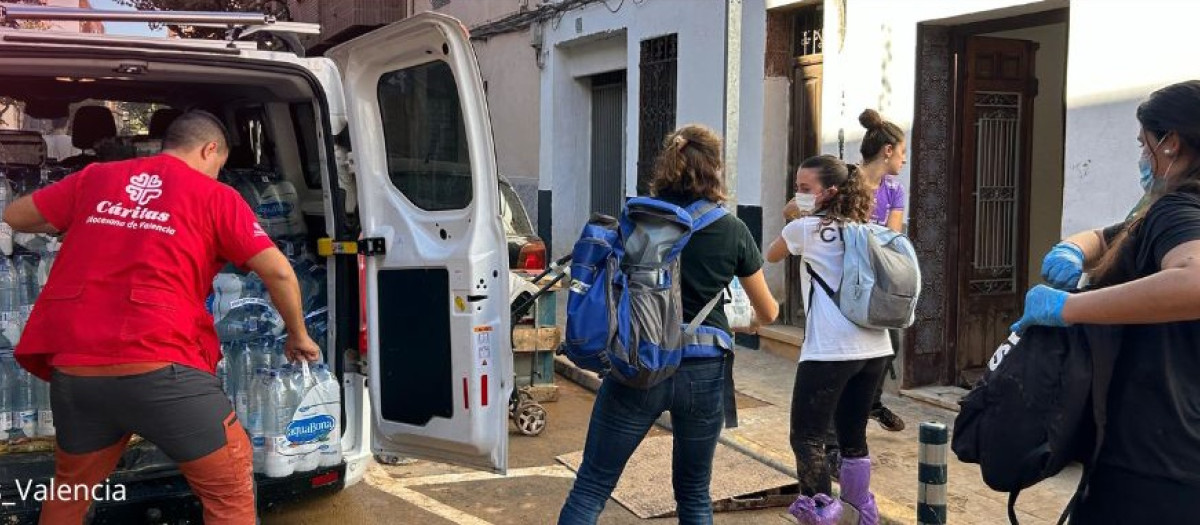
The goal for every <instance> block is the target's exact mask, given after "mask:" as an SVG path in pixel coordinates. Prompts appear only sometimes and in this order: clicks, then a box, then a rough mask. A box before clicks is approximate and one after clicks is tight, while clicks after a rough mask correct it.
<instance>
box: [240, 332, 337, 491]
mask: <svg viewBox="0 0 1200 525" xmlns="http://www.w3.org/2000/svg"><path fill="white" fill-rule="evenodd" d="M223 347H224V350H225V359H224V360H222V361H221V363H219V364H218V366H217V374H218V376H220V378H221V381H222V384H223V385H224V388H225V392H226V394H227V395H229V398H230V400H231V401H232V403H233V405H234V408H235V410H236V411H237V415H238V419H240V420H241V421H242V422H243V423H244V425H245V427H246V432H248V433H249V434H250V442H251V445H252V447H253V450H254V471H255V472H261V473H263V474H266V475H267V476H268V477H285V476H290V475H292V474H293V473H296V472H307V471H311V470H315V469H316V468H318V467H331V466H336V465H337V464H338V463H340V462H341V460H342V447H341V430H340V426H339V423H338V419H339V417H340V415H341V408H340V406H341V405H340V397H339V385H338V383H337V380H335V379H334V378H333V376H332V374H330V372H329V369H328V368H327V367H326V366H325V364H324V363H320V362H318V363H316V364H308V363H288V362H286V360H285V359H284V357H283V353H282V345H281V344H280V343H279V342H278V340H267V339H260V340H256V341H244V342H238V343H230V344H225V345H223Z"/></svg>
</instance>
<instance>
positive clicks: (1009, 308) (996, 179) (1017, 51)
mask: <svg viewBox="0 0 1200 525" xmlns="http://www.w3.org/2000/svg"><path fill="white" fill-rule="evenodd" d="M1035 51H1036V44H1034V43H1033V42H1029V41H1025V40H1011V39H999V38H984V37H970V38H968V39H966V50H965V55H964V59H965V65H966V67H965V68H964V72H965V79H964V80H965V82H964V84H963V91H962V95H963V98H962V101H963V104H962V120H961V121H960V123H961V126H960V127H961V133H962V140H961V144H962V145H963V146H962V150H961V155H962V164H961V171H960V177H959V180H960V181H961V193H960V194H959V203H960V210H959V213H960V215H959V217H960V227H959V246H960V250H959V259H958V261H959V276H960V277H959V289H958V294H959V300H958V327H957V345H956V347H955V348H956V354H957V355H956V366H957V371H958V377H957V381H958V383H959V384H960V385H964V386H968V385H970V384H973V383H974V380H975V379H977V378H978V376H979V375H980V373H982V370H983V367H984V366H985V364H986V363H987V360H988V358H989V357H990V356H991V354H992V353H993V352H994V351H995V349H996V347H997V346H998V345H999V343H1000V342H1001V341H1002V340H1003V339H1004V338H1005V337H1006V336H1007V335H1008V332H1009V326H1010V325H1011V324H1012V323H1013V322H1014V321H1016V320H1017V319H1018V318H1019V317H1020V312H1021V310H1022V307H1023V302H1024V297H1025V290H1026V288H1027V284H1028V281H1029V279H1028V268H1027V266H1028V264H1027V262H1026V261H1027V260H1028V258H1027V256H1026V252H1027V250H1028V246H1029V195H1028V188H1029V178H1030V173H1029V171H1030V149H1031V147H1030V142H1031V139H1030V137H1031V132H1032V120H1033V119H1032V117H1033V111H1032V109H1033V97H1034V96H1035V95H1036V92H1037V87H1036V85H1037V81H1036V79H1035V77H1034V52H1035Z"/></svg>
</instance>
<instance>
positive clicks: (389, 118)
mask: <svg viewBox="0 0 1200 525" xmlns="http://www.w3.org/2000/svg"><path fill="white" fill-rule="evenodd" d="M378 96H379V111H380V115H381V118H382V120H383V139H384V144H385V145H386V148H387V165H388V175H389V177H390V178H391V181H392V185H394V186H395V187H396V189H398V190H400V192H401V193H403V194H404V196H405V197H407V198H408V200H409V201H411V202H412V203H413V204H415V205H417V206H418V207H420V208H421V209H424V210H429V211H440V210H459V209H462V208H465V207H467V205H469V204H470V203H471V196H472V193H473V191H472V188H471V156H470V153H469V152H468V150H467V133H466V127H465V125H464V122H463V115H462V106H461V105H460V104H459V98H458V87H457V86H456V85H455V83H454V74H453V73H451V71H450V66H449V65H448V64H446V63H445V62H440V61H439V62H429V63H426V64H421V65H419V66H414V67H410V68H407V69H401V70H398V71H392V72H389V73H386V74H384V75H383V76H382V77H380V78H379V85H378Z"/></svg>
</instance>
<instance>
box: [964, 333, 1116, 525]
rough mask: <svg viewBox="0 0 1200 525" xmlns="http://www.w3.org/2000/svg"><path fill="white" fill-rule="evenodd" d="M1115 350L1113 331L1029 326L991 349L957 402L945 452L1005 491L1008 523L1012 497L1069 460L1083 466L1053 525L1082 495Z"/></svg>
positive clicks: (1100, 434)
mask: <svg viewBox="0 0 1200 525" xmlns="http://www.w3.org/2000/svg"><path fill="white" fill-rule="evenodd" d="M1119 345H1120V327H1117V326H1082V325H1080V326H1072V327H1067V328H1049V327H1042V326H1034V327H1031V328H1029V329H1028V330H1026V332H1025V334H1024V335H1023V336H1022V337H1021V338H1020V341H1019V342H1016V343H1015V344H1013V342H1012V338H1011V337H1010V340H1009V341H1008V342H1006V343H1005V344H1003V345H1001V346H1000V348H999V349H997V350H996V354H995V355H993V356H992V359H991V360H990V361H989V362H988V371H987V372H986V373H985V374H984V376H983V378H982V379H980V380H979V382H978V383H977V384H976V385H975V388H974V389H973V390H971V392H970V393H969V394H967V395H966V397H964V398H963V399H962V400H961V401H959V405H960V407H961V408H960V411H959V413H958V417H956V418H955V419H954V434H953V438H952V440H951V443H950V447H951V448H952V449H953V450H954V454H955V455H957V456H958V459H959V460H960V461H963V462H965V463H978V464H979V470H980V471H981V472H982V474H983V481H984V483H987V485H988V486H989V487H991V488H992V489H994V490H997V491H1001V492H1008V493H1009V498H1008V518H1009V520H1010V521H1011V522H1012V523H1014V524H1016V523H1017V515H1016V509H1015V505H1016V501H1017V496H1018V494H1019V493H1020V492H1021V491H1022V490H1024V489H1026V488H1029V487H1031V486H1033V485H1034V484H1036V483H1038V482H1039V481H1041V480H1043V479H1046V478H1049V477H1052V476H1054V475H1056V474H1058V473H1059V472H1061V471H1062V469H1063V468H1064V467H1066V466H1067V465H1068V464H1070V463H1071V462H1074V461H1081V462H1083V464H1084V472H1083V477H1082V478H1081V479H1080V481H1079V486H1078V487H1077V489H1076V491H1075V495H1074V497H1072V498H1071V502H1070V503H1069V504H1068V505H1067V508H1066V509H1064V510H1063V513H1062V515H1061V516H1060V517H1059V521H1058V523H1059V524H1060V525H1061V524H1062V523H1063V522H1065V521H1066V519H1067V517H1068V516H1069V515H1070V514H1071V510H1072V509H1073V508H1074V506H1075V503H1076V502H1077V501H1078V500H1080V499H1082V498H1085V497H1087V481H1088V477H1089V475H1090V474H1091V470H1092V466H1093V465H1094V464H1095V460H1096V457H1097V456H1098V454H1099V452H1100V447H1101V445H1102V444H1103V441H1104V424H1105V421H1106V417H1105V414H1106V411H1107V410H1106V409H1107V402H1106V401H1107V395H1108V387H1109V383H1110V382H1111V379H1112V374H1113V368H1114V364H1115V361H1116V355H1117V350H1118V348H1119Z"/></svg>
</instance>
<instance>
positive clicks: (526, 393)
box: [508, 255, 571, 436]
mask: <svg viewBox="0 0 1200 525" xmlns="http://www.w3.org/2000/svg"><path fill="white" fill-rule="evenodd" d="M570 261H571V256H570V255H567V256H565V257H563V258H561V259H559V260H557V261H554V262H552V263H550V267H549V268H547V269H546V270H545V271H543V272H542V273H540V274H538V275H537V276H536V277H534V278H533V280H532V281H530V282H526V281H525V280H523V279H520V278H514V279H513V283H514V286H513V292H512V300H511V308H512V326H511V327H510V328H512V329H516V327H517V324H518V323H519V322H520V321H521V319H523V318H524V317H525V316H526V315H527V314H528V313H529V310H530V309H531V308H533V305H534V304H536V303H537V300H538V299H539V298H541V297H542V296H543V295H545V294H546V293H547V292H549V291H550V290H551V289H552V288H554V286H555V285H557V284H558V283H559V282H560V281H562V280H563V279H564V278H566V277H567V276H568V274H569V269H570V266H568V265H567V263H569V262H570ZM543 282H544V284H542V283H543ZM518 283H519V284H518ZM539 375H540V374H539V373H538V371H537V359H536V357H534V358H531V359H530V360H529V384H528V385H526V386H522V387H519V388H515V389H513V393H512V396H511V397H510V398H509V399H508V416H509V419H511V420H512V422H513V424H514V425H516V426H517V430H519V431H521V433H522V434H525V435H526V436H536V435H538V434H541V433H542V431H543V430H545V429H546V418H547V414H546V409H545V408H544V407H542V405H541V404H540V403H538V402H537V401H536V400H535V399H534V398H533V395H532V394H530V389H531V388H532V387H533V381H534V379H535V378H537V377H538V376H539Z"/></svg>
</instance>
